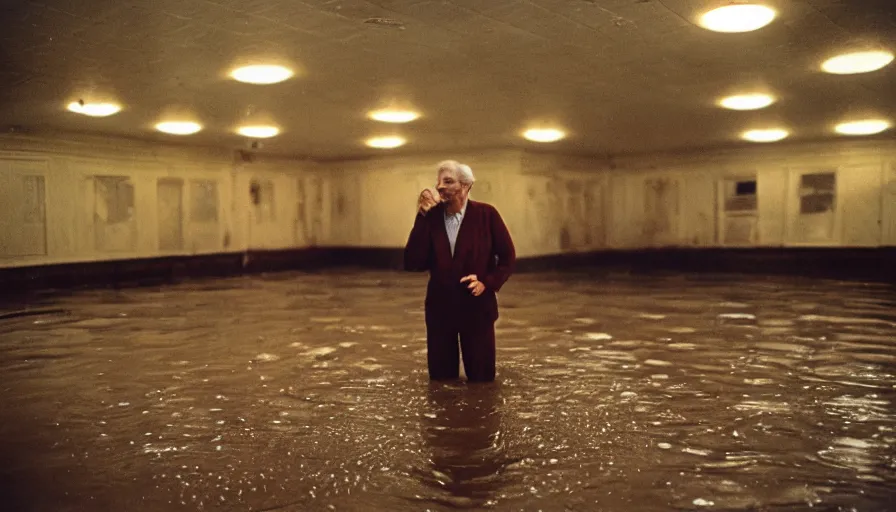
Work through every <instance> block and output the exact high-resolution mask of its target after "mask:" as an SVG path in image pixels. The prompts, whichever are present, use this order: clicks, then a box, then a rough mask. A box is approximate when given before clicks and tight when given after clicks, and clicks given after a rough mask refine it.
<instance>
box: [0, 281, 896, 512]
mask: <svg viewBox="0 0 896 512" xmlns="http://www.w3.org/2000/svg"><path fill="white" fill-rule="evenodd" d="M425 279H426V277H425V276H423V275H420V274H402V273H391V272H370V271H363V272H350V271H330V272H325V273H284V274H275V275H269V276H254V277H239V278H232V279H222V280H209V281H200V282H192V283H185V284H179V285H171V286H159V287H154V288H139V289H123V290H94V291H80V292H74V293H71V294H67V295H63V296H57V297H54V298H47V299H45V300H44V301H43V302H42V303H41V304H32V305H31V307H37V308H45V309H46V311H47V312H46V313H45V314H37V315H31V316H23V317H14V318H6V319H3V320H0V350H2V355H0V379H2V380H0V382H2V384H0V389H2V395H0V399H2V401H0V420H2V421H0V440H2V441H0V442H2V450H3V453H4V459H5V464H3V465H2V468H0V478H2V482H3V491H4V494H5V504H6V505H5V507H8V509H10V510H19V511H23V510H41V511H43V510H47V511H69V510H72V511H74V510H129V511H138V510H141V511H142V510H147V511H166V510H225V511H227V510H241V511H242V510H256V511H257V510H296V511H298V510H301V511H311V510H359V511H360V510H390V511H403V510H408V511H411V510H413V511H425V510H433V511H434V510H456V509H492V510H533V511H535V510H545V511H547V510H564V511H565V510H583V511H584V510H626V511H628V510H638V511H671V510H704V509H705V510H744V511H747V510H775V511H777V510H810V509H811V510H844V511H849V510H862V511H865V510H868V511H872V510H888V509H891V508H892V501H893V499H894V498H896V449H894V442H896V431H894V429H896V408H894V405H893V401H894V398H896V290H894V288H893V287H892V286H888V285H881V284H872V283H860V282H841V281H819V280H808V279H789V278H783V277H775V278H757V277H756V276H731V275H726V276H711V275H709V276H708V275H685V274H677V275H657V276H649V277H648V276H633V275H625V274H619V275H613V274H606V273H602V274H597V273H593V274H589V273H586V272H565V273H539V274H520V275H517V276H514V277H512V278H511V281H510V282H508V284H507V285H506V287H505V289H504V290H503V291H502V292H501V294H500V298H499V302H500V304H501V308H502V309H501V314H502V317H501V319H500V320H499V323H498V381H497V382H496V383H494V384H479V385H468V384H466V383H464V382H463V381H460V382H457V383H447V384H430V383H429V382H428V381H427V376H426V366H425V365H426V357H425V355H426V354H425V331H424V329H423V312H422V301H423V293H424V287H425Z"/></svg>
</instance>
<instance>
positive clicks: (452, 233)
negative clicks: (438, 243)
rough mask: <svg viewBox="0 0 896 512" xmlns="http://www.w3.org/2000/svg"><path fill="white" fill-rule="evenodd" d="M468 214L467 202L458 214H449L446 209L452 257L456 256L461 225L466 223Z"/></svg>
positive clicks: (446, 227)
mask: <svg viewBox="0 0 896 512" xmlns="http://www.w3.org/2000/svg"><path fill="white" fill-rule="evenodd" d="M465 213H467V202H466V201H464V205H463V206H462V207H461V208H460V211H459V212H457V213H448V209H447V208H446V209H445V231H447V232H448V243H449V244H450V245H451V256H454V245H455V243H457V233H458V232H459V231H460V224H461V223H462V222H463V221H464V214H465Z"/></svg>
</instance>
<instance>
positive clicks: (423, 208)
mask: <svg viewBox="0 0 896 512" xmlns="http://www.w3.org/2000/svg"><path fill="white" fill-rule="evenodd" d="M441 199H442V198H441V197H439V195H438V194H435V195H433V191H432V189H429V188H425V189H423V192H420V197H418V198H417V213H422V214H424V215H425V214H426V212H428V211H429V210H431V209H432V207H433V206H435V205H437V204H439V203H440V202H441Z"/></svg>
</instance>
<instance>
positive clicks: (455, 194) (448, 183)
mask: <svg viewBox="0 0 896 512" xmlns="http://www.w3.org/2000/svg"><path fill="white" fill-rule="evenodd" d="M436 190H438V191H439V195H440V196H441V197H442V201H445V202H455V203H456V202H462V201H463V200H464V199H465V198H466V192H467V187H465V186H463V185H461V184H460V181H459V180H458V179H457V174H456V173H455V172H454V171H452V170H450V169H443V170H441V171H439V183H438V184H437V185H436Z"/></svg>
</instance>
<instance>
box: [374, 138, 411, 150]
mask: <svg viewBox="0 0 896 512" xmlns="http://www.w3.org/2000/svg"><path fill="white" fill-rule="evenodd" d="M406 142H407V141H406V140H405V139H404V138H402V137H373V138H372V139H367V145H368V146H370V147H372V148H378V149H392V148H397V147H399V146H403V145H404V144H405V143H406Z"/></svg>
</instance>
